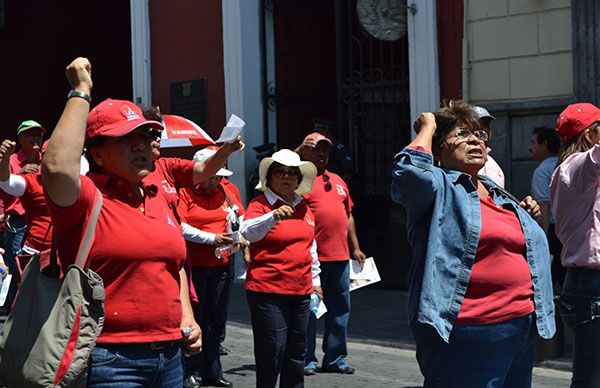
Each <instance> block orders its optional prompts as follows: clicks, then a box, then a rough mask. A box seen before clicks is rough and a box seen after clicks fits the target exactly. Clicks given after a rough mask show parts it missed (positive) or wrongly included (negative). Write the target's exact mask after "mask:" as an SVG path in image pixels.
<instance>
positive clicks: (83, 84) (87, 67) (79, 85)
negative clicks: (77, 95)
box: [66, 57, 94, 94]
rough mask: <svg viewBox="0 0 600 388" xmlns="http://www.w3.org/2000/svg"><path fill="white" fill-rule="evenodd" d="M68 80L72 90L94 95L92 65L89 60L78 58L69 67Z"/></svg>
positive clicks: (67, 71)
mask: <svg viewBox="0 0 600 388" xmlns="http://www.w3.org/2000/svg"><path fill="white" fill-rule="evenodd" d="M66 74H67V80H69V84H70V85H71V89H73V90H77V91H79V92H84V93H87V94H91V93H92V87H93V86H94V85H93V82H92V64H91V63H90V61H88V59H87V58H82V57H79V58H76V59H75V60H73V62H71V63H70V64H69V66H67V70H66Z"/></svg>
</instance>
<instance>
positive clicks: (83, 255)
mask: <svg viewBox="0 0 600 388" xmlns="http://www.w3.org/2000/svg"><path fill="white" fill-rule="evenodd" d="M101 209H102V193H101V192H100V190H98V188H96V197H95V198H94V207H93V209H92V213H91V214H90V219H89V221H88V224H87V226H86V228H85V231H84V233H83V237H82V239H81V244H79V250H78V251H77V257H76V258H75V265H77V266H78V267H80V268H82V269H85V265H86V263H87V259H88V256H89V255H90V249H91V248H92V243H93V242H94V235H95V233H96V225H97V224H98V216H99V215H100V210H101Z"/></svg>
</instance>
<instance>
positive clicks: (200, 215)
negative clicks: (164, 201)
mask: <svg viewBox="0 0 600 388" xmlns="http://www.w3.org/2000/svg"><path fill="white" fill-rule="evenodd" d="M223 189H224V190H225V192H226V193H227V196H228V197H229V200H230V201H231V202H232V203H233V204H234V205H237V207H238V208H239V209H240V210H239V212H238V215H240V216H241V215H242V214H244V206H243V205H242V204H241V202H240V201H239V200H238V199H237V198H236V197H235V195H234V194H233V193H232V192H231V191H229V189H228V188H227V186H225V187H223ZM179 197H180V198H181V200H180V202H179V207H178V208H177V212H178V213H179V216H180V217H181V222H185V223H187V224H189V225H191V226H193V227H195V228H198V229H200V230H203V231H205V232H211V233H225V232H226V229H227V214H228V209H229V203H228V202H227V200H226V199H225V195H224V194H223V192H222V191H221V190H219V188H218V187H217V188H215V189H214V190H213V191H212V192H211V193H208V194H203V193H202V192H200V191H196V190H194V189H182V190H181V191H180V192H179ZM185 244H186V247H187V253H188V256H189V257H190V260H191V263H192V266H194V267H220V266H226V265H229V257H224V258H223V259H222V260H220V259H217V257H216V256H215V248H216V247H217V246H216V245H209V244H197V243H195V242H191V241H186V242H185Z"/></svg>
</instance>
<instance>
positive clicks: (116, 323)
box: [47, 169, 192, 343]
mask: <svg viewBox="0 0 600 388" xmlns="http://www.w3.org/2000/svg"><path fill="white" fill-rule="evenodd" d="M189 174H190V175H192V170H191V169H190V170H189ZM96 187H98V189H99V190H100V191H101V192H102V197H103V205H102V210H101V212H100V217H99V219H98V225H97V227H96V234H95V240H94V244H93V245H92V249H91V252H90V258H89V261H88V265H89V267H90V268H91V269H92V270H94V271H96V272H97V273H98V275H100V276H101V277H102V279H103V280H104V287H105V290H106V299H105V301H104V307H105V310H106V313H105V320H104V329H103V330H102V334H101V335H100V338H99V340H98V341H99V342H103V343H124V342H154V341H166V340H176V339H180V338H181V331H180V329H179V325H180V323H181V314H182V310H181V300H180V298H179V270H180V269H181V268H182V266H183V262H184V260H185V243H184V241H183V237H182V232H181V227H180V226H179V225H178V224H177V222H174V221H173V220H172V213H171V210H170V208H169V202H168V199H167V197H166V196H165V193H164V190H161V189H160V188H159V187H157V186H156V185H154V184H146V183H143V184H142V188H143V190H144V193H145V198H144V199H140V198H139V196H138V194H137V193H135V192H134V190H133V189H132V187H131V186H130V185H129V184H128V182H127V181H124V180H122V179H120V178H115V177H110V176H108V175H104V174H98V173H89V174H88V176H82V177H81V191H80V193H79V198H78V199H77V201H76V202H75V203H74V204H73V205H71V206H69V207H66V208H61V207H58V206H56V205H54V204H53V203H52V201H50V200H49V199H48V198H47V202H48V207H49V209H50V214H51V216H52V221H53V223H54V227H55V228H56V237H57V239H58V254H59V257H60V259H61V264H62V266H63V268H66V267H67V266H68V265H69V264H71V263H72V262H73V260H74V259H75V255H76V252H77V249H78V247H79V243H80V241H81V236H82V234H83V230H84V225H87V221H88V219H89V214H90V211H91V209H92V206H93V200H94V196H95V188H96Z"/></svg>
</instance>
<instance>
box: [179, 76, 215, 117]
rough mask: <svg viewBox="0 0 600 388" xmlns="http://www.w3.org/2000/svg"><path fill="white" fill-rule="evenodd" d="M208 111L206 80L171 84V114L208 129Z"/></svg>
mask: <svg viewBox="0 0 600 388" xmlns="http://www.w3.org/2000/svg"><path fill="white" fill-rule="evenodd" d="M207 111H208V104H207V101H206V78H201V79H195V80H191V81H181V82H173V83H171V112H170V113H171V114H174V115H178V116H183V117H185V118H186V119H190V120H192V121H193V122H195V123H196V124H198V125H199V126H201V127H202V128H206V127H207V125H208V115H207Z"/></svg>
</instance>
